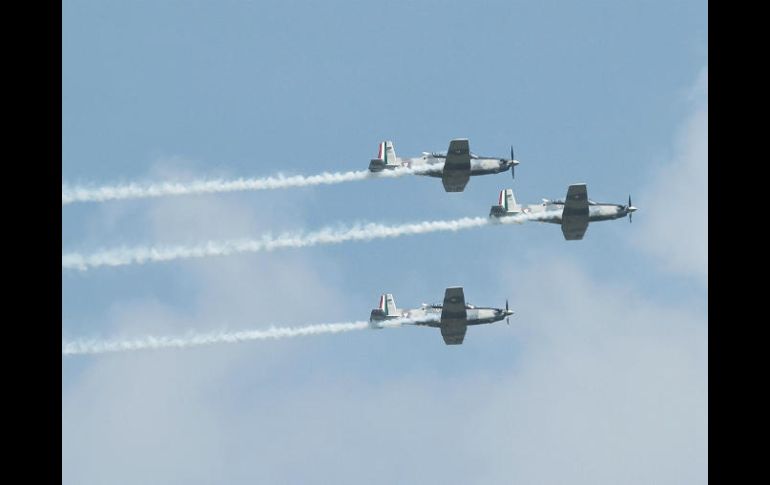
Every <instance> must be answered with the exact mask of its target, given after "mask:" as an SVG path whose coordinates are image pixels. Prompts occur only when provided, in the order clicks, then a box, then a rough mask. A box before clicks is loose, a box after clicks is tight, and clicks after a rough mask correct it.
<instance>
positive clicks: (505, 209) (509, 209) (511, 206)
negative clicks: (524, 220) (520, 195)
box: [489, 189, 521, 217]
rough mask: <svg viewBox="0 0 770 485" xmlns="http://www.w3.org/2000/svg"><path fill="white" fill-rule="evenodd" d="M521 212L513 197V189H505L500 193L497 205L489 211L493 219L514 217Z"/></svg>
mask: <svg viewBox="0 0 770 485" xmlns="http://www.w3.org/2000/svg"><path fill="white" fill-rule="evenodd" d="M520 212H521V207H520V206H519V204H518V203H517V202H516V197H515V196H514V195H513V189H505V190H501V191H500V195H499V197H498V199H497V205H493V206H492V208H491V209H490V210H489V215H490V216H492V217H505V216H512V215H514V214H518V213H520Z"/></svg>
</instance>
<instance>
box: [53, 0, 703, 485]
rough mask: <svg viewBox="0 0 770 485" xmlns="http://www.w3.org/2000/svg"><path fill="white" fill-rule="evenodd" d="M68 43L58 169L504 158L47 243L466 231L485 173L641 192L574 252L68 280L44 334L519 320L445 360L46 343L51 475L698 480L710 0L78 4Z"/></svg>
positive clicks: (78, 228) (237, 196)
mask: <svg viewBox="0 0 770 485" xmlns="http://www.w3.org/2000/svg"><path fill="white" fill-rule="evenodd" d="M62 31H63V37H62V60H63V75H62V100H63V106H62V108H63V109H62V112H63V114H62V125H63V130H62V152H63V158H62V177H63V180H62V181H63V182H67V183H85V184H111V183H118V182H127V181H158V180H189V179H196V178H205V177H214V176H221V177H240V176H243V177H254V176H262V175H272V174H275V173H276V172H279V171H280V172H283V173H287V174H314V173H319V172H321V171H324V170H329V171H338V170H339V171H343V170H357V169H361V168H364V167H366V166H367V164H368V161H369V159H370V158H372V157H373V156H374V155H376V150H377V144H378V143H379V142H380V141H381V140H384V139H391V140H393V141H394V144H395V149H396V153H397V154H399V155H401V156H411V155H416V154H418V153H420V152H422V151H437V150H445V149H446V147H447V145H448V142H449V140H450V139H451V138H455V137H467V138H469V139H470V144H471V149H472V150H473V151H474V152H477V153H481V154H487V155H500V156H504V155H506V154H507V152H508V149H509V145H511V144H513V145H514V148H515V150H516V156H517V158H518V159H519V160H520V161H521V165H519V167H517V178H516V180H515V181H514V182H512V181H511V179H510V176H509V175H508V174H501V175H497V176H485V177H478V178H474V179H472V180H471V181H470V183H469V184H468V186H467V188H466V190H465V192H463V193H461V194H447V193H445V192H444V191H443V188H442V186H441V183H440V181H439V180H436V179H428V178H421V177H413V178H401V179H397V180H381V181H365V182H355V183H349V184H341V185H336V186H328V187H316V188H304V189H291V190H283V191H264V192H252V193H232V194H223V195H207V196H194V197H177V198H165V199H153V200H136V201H117V202H106V203H101V204H72V205H68V206H64V207H62V218H63V232H62V250H63V251H65V252H66V251H73V250H78V251H90V250H94V249H98V248H105V247H112V246H116V245H123V244H129V245H130V244H155V243H185V242H198V241H201V240H208V239H226V238H235V237H247V236H258V235H261V234H263V233H265V232H273V233H276V232H281V231H283V230H291V229H314V228H321V227H323V226H326V225H330V224H343V223H345V224H347V223H353V222H361V221H372V222H391V223H399V222H407V221H421V220H432V219H452V218H456V217H462V216H479V215H481V216H484V215H486V214H487V213H488V211H489V206H490V205H492V203H493V202H494V201H495V198H496V195H497V192H498V191H499V190H501V189H503V188H506V187H513V188H514V190H515V192H516V195H517V198H518V199H519V201H520V202H523V203H535V202H538V201H539V200H540V198H542V197H551V198H553V197H562V196H563V195H564V193H565V192H566V188H567V185H569V184H570V183H574V182H586V183H588V190H589V196H590V197H591V198H592V199H595V200H601V201H606V202H618V203H622V202H624V201H625V200H626V198H627V197H628V194H629V193H630V194H631V195H632V196H633V199H634V205H636V206H638V207H640V210H639V212H637V213H636V215H635V218H634V223H633V224H631V225H629V224H628V222H627V221H626V220H625V219H624V220H620V221H614V222H606V223H599V224H592V225H591V226H590V227H589V229H588V232H587V235H586V238H585V240H583V241H580V242H577V243H574V244H573V243H567V242H565V241H564V240H563V238H562V235H561V231H560V230H559V229H558V227H557V226H552V225H539V224H525V225H522V226H517V227H505V228H502V227H492V228H483V229H479V230H471V231H465V232H462V233H457V234H449V233H440V234H429V235H423V236H410V237H404V238H399V239H394V240H380V241H373V242H369V243H351V244H344V245H339V246H326V247H316V248H310V249H303V250H296V251H295V250H291V251H283V252H276V253H271V254H257V255H240V256H233V257H228V258H209V259H207V260H200V261H180V262H173V263H165V264H154V265H144V266H129V267H121V268H114V269H110V268H103V269H95V270H90V271H88V272H85V273H79V272H63V273H62V301H63V303H62V336H63V338H74V337H80V336H102V337H115V336H132V337H136V336H142V335H146V334H156V335H157V334H180V333H184V332H185V331H188V330H200V331H207V330H212V329H219V328H224V327H226V328H232V329H236V328H261V327H264V326H267V325H269V324H271V323H276V324H304V323H321V322H334V321H347V320H359V319H366V318H367V317H368V315H369V311H370V309H371V308H372V307H373V306H375V305H376V303H377V299H378V297H379V294H380V293H381V292H384V291H388V292H392V293H394V294H395V297H396V302H397V303H398V304H399V306H406V307H408V306H411V305H417V304H419V303H422V302H432V301H439V300H440V299H441V296H442V294H443V290H444V288H445V287H447V286H452V285H458V284H459V285H463V286H464V287H465V289H466V296H467V298H468V300H469V301H471V302H473V303H476V304H479V305H502V304H503V303H504V301H505V299H506V298H509V299H510V303H511V307H512V309H514V310H515V311H516V315H515V317H514V318H513V319H512V322H511V326H510V327H508V326H505V325H490V326H484V327H477V328H472V329H470V330H469V332H468V335H467V336H466V340H465V343H464V345H463V346H462V347H458V348H447V347H445V346H444V344H443V342H442V341H441V337H440V335H439V333H438V332H437V331H432V330H430V329H415V328H406V329H398V330H393V331H383V332H361V333H350V334H344V335H335V336H323V337H308V338H300V339H293V340H284V341H275V342H256V343H246V344H240V345H224V346H215V347H210V348H205V349H190V350H185V351H165V352H163V351H162V352H156V353H133V354H130V353H129V354H123V355H117V356H98V357H73V358H63V360H62V421H63V424H62V435H63V436H62V445H63V457H62V458H63V470H62V471H63V482H64V483H136V482H142V483H211V482H212V481H218V482H235V483H240V482H248V483H253V482H254V481H267V482H279V483H307V482H308V481H322V482H342V483H360V482H361V481H362V480H367V481H369V482H377V483H378V482H382V483H393V482H394V481H395V482H407V483H425V482H426V481H432V480H435V481H444V482H446V481H449V482H455V483H467V482H476V483H510V482H511V481H513V480H520V481H523V482H527V483H532V482H533V481H539V482H540V483H564V482H565V481H569V482H585V483H618V482H637V481H638V482H639V483H649V482H651V481H653V482H655V483H666V482H667V481H669V482H671V483H682V482H683V481H687V482H692V481H695V482H702V481H704V480H705V477H706V460H707V448H706V446H707V423H706V416H707V376H708V373H707V349H706V343H707V339H708V319H707V313H706V297H707V292H708V284H707V277H708V266H707V261H706V258H705V255H706V251H707V248H708V241H707V227H708V226H707V218H706V217H707V212H708V207H707V206H700V207H693V205H692V201H693V200H703V201H706V200H707V197H708V192H707V181H708V172H707V153H706V150H707V146H708V145H707V133H708V121H707V120H708V102H707V85H708V70H707V66H708V42H707V35H708V31H707V4H706V2H687V1H679V2H609V1H608V2H582V3H579V4H578V3H572V2H482V3H480V4H468V3H460V2H377V3H374V2H371V3H366V2H324V3H310V2H246V1H225V2H194V1H186V2H175V1H163V2H149V1H132V2H108V1H98V2H97V1H90V2H84V1H71V2H65V3H64V4H63V25H62ZM619 443H623V444H624V445H619ZM661 443H665V445H661ZM669 448H670V449H669ZM453 452H460V453H462V456H463V457H464V458H463V459H462V460H457V459H452V460H451V463H448V462H447V460H448V459H447V456H451V455H452V453H453ZM346 460H348V461H346Z"/></svg>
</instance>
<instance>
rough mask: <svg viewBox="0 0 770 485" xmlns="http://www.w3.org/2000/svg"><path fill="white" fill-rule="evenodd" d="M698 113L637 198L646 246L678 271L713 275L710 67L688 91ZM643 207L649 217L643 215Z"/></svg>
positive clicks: (684, 127)
mask: <svg viewBox="0 0 770 485" xmlns="http://www.w3.org/2000/svg"><path fill="white" fill-rule="evenodd" d="M688 98H689V100H690V102H691V103H692V106H693V113H692V114H691V115H690V117H689V119H688V120H687V121H686V123H685V124H684V126H683V127H682V129H681V131H680V133H679V134H678V136H677V138H676V144H675V149H674V157H673V159H672V161H671V162H670V163H668V164H665V165H664V166H663V167H661V168H660V170H659V171H658V173H657V174H656V177H655V182H654V183H653V184H652V185H651V186H650V187H649V188H648V189H647V190H646V191H645V192H644V193H643V194H641V195H642V198H643V202H642V199H638V200H639V202H635V203H636V205H640V206H641V207H642V209H641V210H640V212H639V216H640V217H638V219H639V220H640V222H641V223H642V224H643V227H644V231H643V235H642V236H641V237H640V239H639V242H640V243H641V244H640V246H641V247H643V248H644V249H645V250H646V251H649V252H650V253H651V254H653V255H655V256H656V257H658V258H660V260H661V261H662V262H663V263H664V265H665V266H666V267H667V268H668V269H670V270H672V271H677V272H682V273H685V274H690V275H694V276H696V277H698V278H700V279H702V280H703V281H704V282H705V281H706V280H707V278H708V68H705V69H704V70H703V71H702V72H701V73H700V75H699V76H698V79H697V80H696V82H695V85H694V86H693V88H692V89H691V91H690V92H689V93H688ZM642 211H643V213H644V217H641V215H642Z"/></svg>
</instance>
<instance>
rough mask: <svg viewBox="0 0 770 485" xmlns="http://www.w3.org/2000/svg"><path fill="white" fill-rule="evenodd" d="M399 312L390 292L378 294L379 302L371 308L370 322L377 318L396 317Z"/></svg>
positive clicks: (377, 319)
mask: <svg viewBox="0 0 770 485" xmlns="http://www.w3.org/2000/svg"><path fill="white" fill-rule="evenodd" d="M399 316H401V314H400V313H399V311H398V308H396V300H395V299H394V298H393V295H392V294H391V293H385V294H383V295H380V304H379V305H378V306H377V308H375V309H374V310H372V314H371V316H370V317H369V321H370V322H375V321H379V320H388V319H392V318H398V317H399Z"/></svg>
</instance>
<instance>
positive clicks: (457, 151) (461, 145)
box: [441, 139, 471, 192]
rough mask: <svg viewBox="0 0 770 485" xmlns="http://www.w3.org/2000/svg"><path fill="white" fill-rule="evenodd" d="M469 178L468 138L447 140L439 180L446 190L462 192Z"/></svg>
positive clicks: (469, 156)
mask: <svg viewBox="0 0 770 485" xmlns="http://www.w3.org/2000/svg"><path fill="white" fill-rule="evenodd" d="M470 178H471V155H470V149H469V148H468V140H466V139H458V140H452V141H451V142H449V150H448V151H447V154H446V161H445V162H444V173H443V174H442V176H441V182H442V183H443V184H444V190H446V191H447V192H462V191H463V190H465V186H466V185H467V184H468V180H469V179H470Z"/></svg>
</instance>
